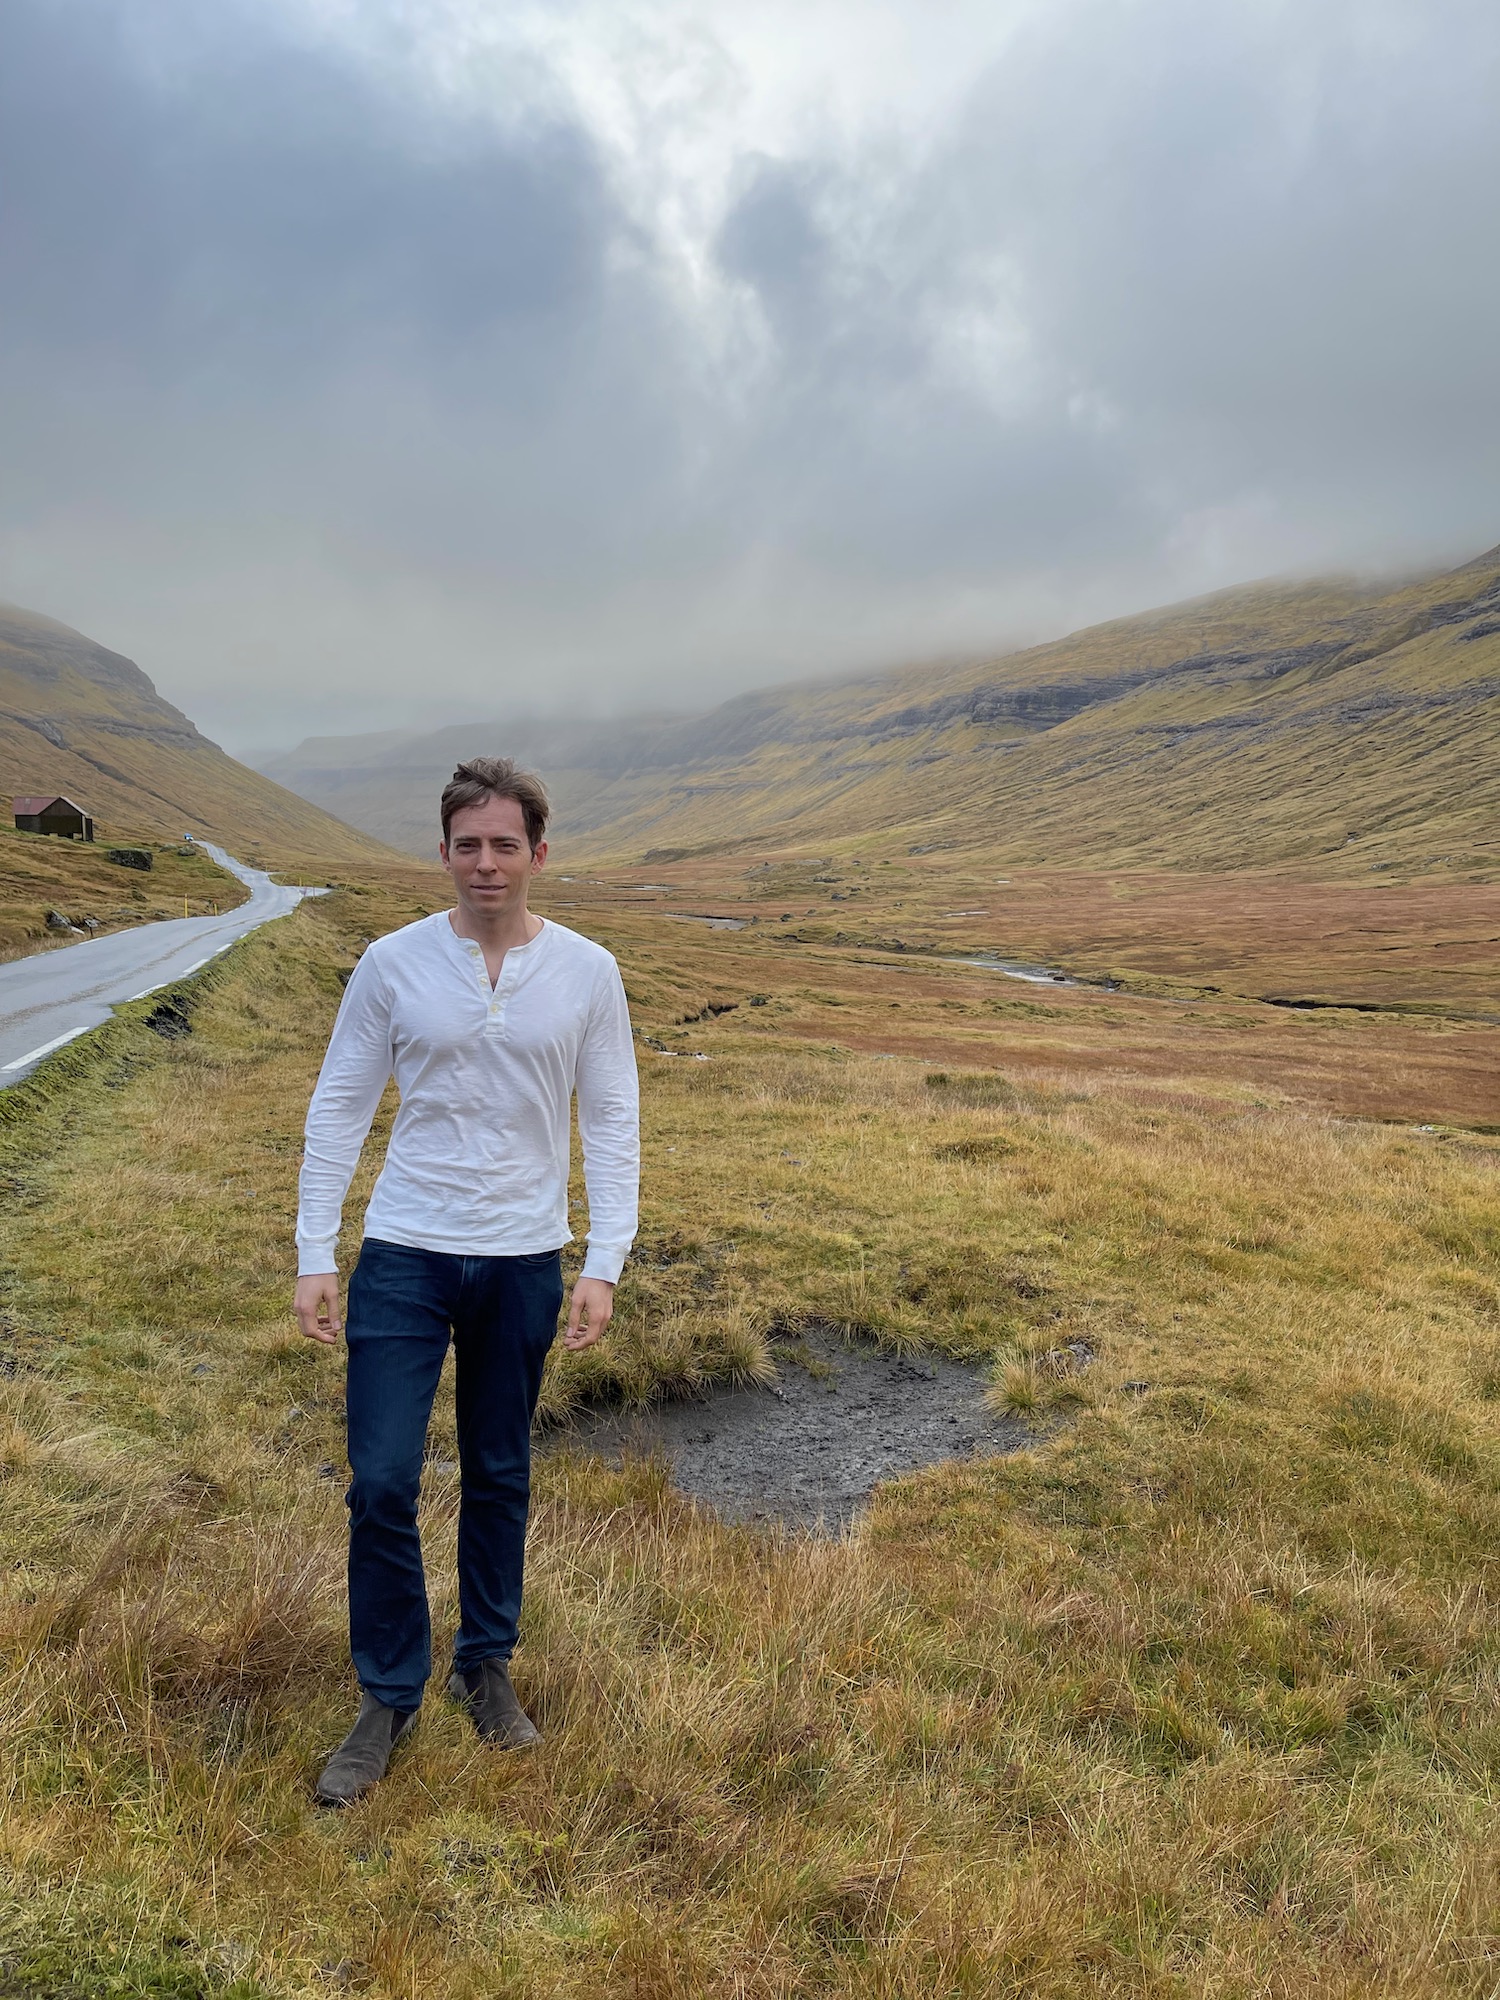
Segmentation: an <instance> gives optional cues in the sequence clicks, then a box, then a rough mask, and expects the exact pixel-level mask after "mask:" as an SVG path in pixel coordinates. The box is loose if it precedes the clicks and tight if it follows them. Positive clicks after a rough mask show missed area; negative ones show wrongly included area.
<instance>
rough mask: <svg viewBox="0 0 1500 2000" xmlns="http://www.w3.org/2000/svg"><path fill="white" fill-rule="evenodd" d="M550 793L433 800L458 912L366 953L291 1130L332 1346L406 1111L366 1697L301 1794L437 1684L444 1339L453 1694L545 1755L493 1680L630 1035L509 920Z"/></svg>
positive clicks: (385, 1341)
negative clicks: (361, 1230) (382, 1140)
mask: <svg viewBox="0 0 1500 2000" xmlns="http://www.w3.org/2000/svg"><path fill="white" fill-rule="evenodd" d="M548 810H549V809H548V803H547V795H546V793H545V792H544V791H543V789H542V786H541V784H540V782H539V781H538V780H537V779H536V778H534V777H532V776H531V775H530V774H529V773H527V772H524V771H518V770H517V769H516V768H515V766H514V764H513V763H512V762H511V761H510V759H509V758H496V757H476V758H474V759H472V760H471V761H470V762H469V763H467V764H460V765H459V767H458V769H457V770H456V771H455V772H454V774H453V782H452V783H451V784H450V785H449V786H448V787H447V789H446V791H445V792H444V793H443V798H442V822H443V839H442V843H441V846H440V847H439V850H438V851H439V854H440V855H441V857H442V862H443V866H444V867H445V868H446V869H447V871H448V873H449V875H450V876H452V878H453V885H454V888H455V890H456V891H457V899H458V900H457V906H456V908H454V909H451V910H441V911H439V912H438V913H437V914H436V915H435V916H430V917H424V918H422V919H421V920H420V921H419V922H417V923H414V924H408V925H406V926H405V928H404V929H402V930H398V931H393V932H391V934H390V935H389V936H387V937H383V938H377V939H376V941H375V942H374V943H373V944H372V945H370V947H369V948H368V950H367V951H366V952H365V954H364V956H363V958H361V959H360V961H359V963H358V965H357V966H356V967H355V968H354V972H353V975H352V976H351V978H350V980H349V985H348V988H347V990H346V992H345V994H344V999H343V1004H342V1006H341V1007H340V1008H339V1013H338V1019H337V1021H336V1022H335V1023H334V1029H333V1036H332V1039H331V1040H330V1042H329V1044H328V1053H327V1056H326V1057H325V1058H324V1062H323V1069H322V1074H321V1075H320V1076H319V1078H318V1084H317V1089H316V1090H315V1091H314V1092H313V1098H312V1104H311V1106H310V1107H309V1109H308V1114H307V1128H306V1150H305V1155H304V1158H303V1164H302V1180H301V1199H300V1204H299V1209H298V1215H297V1253H298V1263H297V1268H298V1272H299V1276H298V1279H297V1291H296V1312H297V1317H298V1319H299V1321H300V1322H301V1326H302V1331H303V1332H304V1333H305V1334H306V1335H307V1336H308V1338H309V1339H311V1340H318V1341H323V1342H326V1343H328V1344H330V1345H331V1344H332V1343H333V1342H335V1341H336V1340H337V1338H338V1335H339V1331H340V1319H339V1280H338V1274H337V1272H336V1270H335V1268H334V1251H335V1245H336V1243H337V1239H338V1231H339V1218H340V1214H341V1212H342V1208H343V1202H344V1197H345V1195H346V1194H347V1192H348V1189H349V1182H350V1180H351V1178H352V1177H353V1173H354V1169H355V1166H356V1164H357V1162H358V1159H359V1153H360V1148H361V1146H362V1145H363V1144H364V1141H365V1137H366V1135H367V1134H368V1132H369V1129H370V1122H371V1120H372V1118H373V1117H374V1115H375V1109H376V1106H377V1105H378V1104H379V1102H380V1098H381V1095H382V1093H383V1092H384V1089H385V1086H386V1083H387V1081H388V1080H389V1078H390V1077H391V1076H392V1075H394V1076H395V1079H396V1084H397V1088H398V1089H399V1091H400V1095H401V1106H400V1110H399V1111H398V1113H397V1116H396V1122H395V1127H394V1129H393V1131H392V1133H391V1140H390V1146H389V1148H388V1150H387V1153H386V1160H385V1166H384V1168H383V1169H382V1171H381V1175H380V1178H379V1180H378V1181H377V1182H376V1184H375V1191H374V1193H373V1194H372V1196H371V1197H370V1203H369V1207H368V1209H367V1210H366V1212H365V1235H364V1243H363V1247H362V1248H361V1250H360V1254H359V1261H358V1263H357V1264H356V1265H355V1268H354V1274H353V1277H352V1278H351V1280H350V1285H349V1309H348V1327H347V1332H346V1335H345V1339H346V1346H347V1350H348V1395H347V1405H348V1434H349V1464H350V1468H351V1471H352V1474H353V1478H352V1481H351V1483H350V1487H349V1492H348V1496H347V1498H348V1505H349V1637H350V1650H351V1652H352V1653H353V1656H354V1665H355V1670H356V1672H357V1673H358V1676H359V1683H360V1688H361V1690H362V1700H361V1704H360V1710H359V1715H358V1718H357V1720H356V1721H355V1724H354V1727H353V1729H352V1730H351V1731H350V1732H349V1735H348V1736H347V1737H346V1738H345V1740H344V1742H343V1743H342V1744H341V1745H340V1746H339V1748H338V1750H337V1751H335V1753H334V1755H333V1757H332V1759H331V1761H330V1762H329V1764H328V1766H327V1768H326V1769H325V1770H324V1772H323V1774H322V1776H321V1777H320V1778H319V1780H318V1785H317V1796H318V1798H319V1800H320V1801H321V1802H322V1803H324V1804H327V1805H346V1804H348V1803H349V1801H350V1800H352V1799H354V1798H357V1797H358V1796H359V1794H360V1793H361V1792H363V1791H366V1790H367V1789H368V1788H369V1787H370V1786H371V1785H373V1784H374V1783H376V1781H377V1780H378V1779H380V1778H381V1777H383V1776H384V1775H385V1770H386V1765H387V1763H388V1761H389V1759H390V1754H391V1751H392V1750H393V1749H394V1748H395V1746H396V1744H397V1743H398V1742H399V1741H400V1740H401V1739H402V1738H403V1737H404V1736H405V1735H406V1734H407V1733H408V1731H409V1730H410V1729H411V1727H412V1725H413V1724H414V1722H415V1721H416V1716H417V1711H418V1708H419V1706H420V1704H421V1700H422V1690H423V1687H424V1685H425V1683H426V1681H427V1677H428V1674H429V1673H430V1672H431V1665H432V1660H431V1635H430V1631H429V1626H428V1615H427V1589H426V1582H425V1579H424V1577H423V1572H422V1549H421V1542H420V1539H419V1537H418V1532H417V1493H418V1488H419V1486H420V1483H421V1475H422V1456H423V1447H424V1443H425V1440H426V1435H427V1423H428V1418H429V1416H430V1414H431V1411H432V1399H433V1396H434V1393H435V1392H436V1389H437V1384H438V1377H439V1375H440V1374H441V1372H442V1366H443V1359H444V1356H445V1354H446V1352H447V1349H448V1345H449V1341H450V1339H451V1341H452V1344H453V1347H454V1352H455V1360H456V1371H457V1372H456V1382H455V1388H456V1398H457V1414H458V1452H459V1479H460V1503H459V1527H458V1576H459V1628H458V1632H457V1634H456V1636H455V1639H454V1647H453V1673H452V1677H451V1679H450V1681H449V1683H448V1691H449V1693H450V1694H451V1695H453V1696H454V1697H455V1698H456V1699H457V1700H458V1701H460V1702H462V1703H463V1705H464V1706H465V1707H466V1708H467V1709H468V1712H469V1714H470V1716H471V1717H472V1718H473V1721H474V1725H475V1727H476V1729H477V1730H478V1732H479V1734H480V1736H481V1737H482V1738H483V1739H484V1740H485V1741H487V1742H490V1743H494V1744H497V1745H500V1746H502V1747H504V1748H508V1749H521V1748H524V1747H526V1746H527V1745H529V1744H532V1743H535V1742H537V1741H538V1740H539V1738H538V1734H537V1731H536V1729H535V1728H534V1726H533V1725H532V1723H531V1720H530V1718H529V1717H528V1716H527V1715H526V1713H525V1711H524V1710H523V1709H522V1707H521V1704H520V1702H519V1701H518V1700H517V1698H516V1695H515V1692H514V1690H513V1689H512V1687H511V1683H510V1671H509V1661H510V1655H511V1649H512V1647H513V1646H514V1645H515V1642H516V1626H517V1620H518V1617H519V1613H520V1608H521V1572H522V1556H523V1550H524V1544H525V1536H526V1516H527V1510H528V1506H529V1501H530V1475H531V1420H532V1416H533V1414H534V1412H535V1409H536V1399H537V1391H538V1388H539V1386H540V1383H541V1375H542V1364H543V1362H544V1360H545V1359H546V1355H547V1350H548V1348H549V1347H550V1346H551V1344H552V1340H553V1337H554V1335H555V1334H556V1331H557V1319H558V1313H559V1310H560V1308H561V1305H562V1295H563V1285H562V1266H561V1246H562V1245H563V1244H564V1243H566V1242H567V1241H569V1238H570V1233H571V1232H570V1231H569V1228H568V1153H569V1106H570V1101H571V1099H572V1096H573V1094H574V1091H575V1090H576V1092H577V1098H578V1129H579V1132H580V1134H581V1136H582V1139H583V1159H584V1180H585V1185H586V1188H587V1192H588V1204H589V1237H588V1254H587V1257H586V1259H585V1262H584V1267H583V1274H582V1276H581V1277H580V1278H579V1279H578V1282H577V1283H576V1284H575V1285H574V1287H573V1296H572V1302H571V1306H570V1310H569V1313H568V1326H567V1332H566V1334H565V1335H564V1340H563V1344H564V1346H565V1347H568V1348H572V1349H574V1350H577V1349H579V1348H584V1347H589V1346H592V1344H593V1343H594V1342H595V1341H596V1340H597V1339H598V1338H599V1336H600V1334H601V1333H603V1331H604V1329H605V1327H606V1326H607V1325H608V1324H609V1319H610V1314H611V1311H612V1310H613V1304H614V1288H615V1284H616V1282H617V1280H618V1278H619V1275H620V1269H621V1266H622V1265H623V1263H624V1261H625V1257H626V1254H627V1252H628V1251H629V1249H630V1244H631V1241H632V1239H633V1237H634V1235H635V1228H636V1188H637V1180H638V1175H639V1159H640V1145H639V1129H638V1126H639V1121H638V1111H637V1099H636V1073H635V1056H634V1051H633V1048H632V1045H631V1036H630V1018H629V1015H628V1012H627V1010H626V1005H625V992H624V988H623V987H622V985H621V983H620V974H619V969H618V967H617V966H616V964H615V961H614V960H613V958H611V956H610V955H609V953H608V952H607V951H605V950H604V949H603V947H602V946H600V945H597V944H593V943H591V942H590V941H589V939H587V938H584V937H580V936H579V935H578V933H577V932H576V931H571V930H568V929H566V928H564V926H563V925H561V924H555V923H552V922H551V921H550V920H547V921H544V920H543V919H542V918H541V917H538V916H536V915H534V914H533V913H532V912H531V911H530V910H529V909H528V908H527V900H526V899H527V894H528V891H529V889H530V885H531V880H532V877H533V876H535V875H536V874H537V873H538V872H539V871H540V869H541V867H542V865H543V863H544V862H545V861H546V858H547V842H546V839H545V833H546V826H547V815H548Z"/></svg>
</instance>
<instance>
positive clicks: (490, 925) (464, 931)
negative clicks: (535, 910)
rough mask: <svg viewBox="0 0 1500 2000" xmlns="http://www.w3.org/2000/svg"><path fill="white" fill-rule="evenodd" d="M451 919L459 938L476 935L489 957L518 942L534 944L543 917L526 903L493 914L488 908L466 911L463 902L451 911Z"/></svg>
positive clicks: (449, 916)
mask: <svg viewBox="0 0 1500 2000" xmlns="http://www.w3.org/2000/svg"><path fill="white" fill-rule="evenodd" d="M448 921H449V923H450V924H452V926H453V934H454V936H455V937H461V938H472V939H473V940H474V942H475V943H476V944H477V945H478V946H479V947H480V949H481V950H482V951H483V952H484V953H485V955H486V956H489V954H490V953H492V952H507V951H511V950H513V949H514V947H515V946H516V945H518V944H530V943H531V940H532V939H533V938H534V937H538V936H540V934H541V929H542V920H541V918H540V917H538V916H534V915H533V914H532V912H531V911H530V910H529V909H528V908H527V907H526V905H525V904H524V903H518V904H515V905H513V906H512V908H510V909H508V910H496V912H495V913H494V915H493V916H491V915H489V914H488V913H487V912H485V911H474V910H466V909H465V908H464V906H463V904H462V902H459V903H456V904H455V905H454V907H453V908H452V909H451V910H450V911H449V912H448Z"/></svg>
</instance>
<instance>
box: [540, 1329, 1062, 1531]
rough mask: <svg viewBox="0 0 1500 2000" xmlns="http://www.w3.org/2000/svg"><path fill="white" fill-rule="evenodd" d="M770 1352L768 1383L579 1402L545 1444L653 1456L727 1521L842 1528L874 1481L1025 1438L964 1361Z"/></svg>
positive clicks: (827, 1339)
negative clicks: (642, 1403)
mask: <svg viewBox="0 0 1500 2000" xmlns="http://www.w3.org/2000/svg"><path fill="white" fill-rule="evenodd" d="M776 1355H777V1362H778V1367H779V1371H780V1372H779V1379H778V1381H777V1383H776V1386H775V1387H774V1388H771V1389H758V1388H750V1389H732V1390H725V1391H721V1392H720V1393H718V1394H714V1395H710V1396H707V1397H703V1398H701V1399H695V1400H690V1401H684V1402H673V1403H658V1404H653V1405H652V1406H651V1407H650V1408H648V1409H644V1410H631V1411H620V1410H605V1411H596V1412H585V1413H583V1414H581V1415H580V1416H579V1417H578V1418H576V1419H575V1421H574V1422H573V1424H572V1425H571V1426H569V1427H567V1428H564V1429H560V1430H557V1431H553V1432H551V1433H550V1434H549V1435H548V1436H547V1437H546V1438H545V1439H543V1440H539V1445H540V1448H541V1449H542V1450H544V1451H545V1450H548V1449H551V1450H557V1449H559V1448H562V1449H572V1450H575V1451H585V1452H592V1453H595V1454H597V1455H598V1456H600V1457H602V1458H606V1459H608V1460H610V1461H611V1462H612V1463H615V1464H618V1463H619V1462H620V1460H621V1458H622V1457H623V1456H625V1455H627V1454H629V1455H632V1456H638V1457H646V1456H650V1455H652V1454H659V1455H660V1456H662V1457H664V1458H666V1460H667V1461H668V1463H669V1464H670V1466H671V1469H672V1482H673V1484H674V1485H675V1486H676V1487H678V1489H679V1490H680V1491H682V1492H684V1493H690V1494H692V1495H693V1496H694V1498H695V1499H699V1500H703V1501H706V1502H707V1503H708V1504H709V1505H710V1506H712V1507H714V1508H715V1509H716V1510H717V1511H718V1512H719V1513H721V1514H723V1515H724V1516H726V1518H728V1519H730V1520H736V1521H772V1520H776V1521H785V1522H788V1523H790V1524H791V1525H793V1526H797V1527H803V1528H821V1529H823V1530H824V1531H825V1532H836V1531H837V1530H838V1529H840V1528H842V1527H844V1526H846V1525H847V1523H849V1522H850V1521H852V1520H853V1519H854V1518H855V1516H856V1515H857V1514H858V1513H859V1512H860V1510H861V1509H862V1508H863V1506H864V1504H865V1502H866V1501H867V1500H868V1499H869V1497H870V1494H871V1492H872V1491H873V1489H874V1488H875V1487H876V1486H878V1485H879V1484H880V1483H881V1481H882V1480H886V1479H895V1478H897V1477H899V1476H900V1475H901V1474H902V1473H905V1472H915V1471H917V1470H919V1469H920V1468H921V1467H923V1466H926V1465H936V1464H938V1463H940V1462H941V1461H942V1460H943V1459H949V1458H972V1457H990V1456H992V1455H994V1454H996V1453H999V1452H1007V1451H1017V1450H1019V1449H1020V1448H1021V1447H1022V1446H1024V1445H1027V1444H1030V1443H1032V1442H1033V1438H1032V1434H1031V1432H1030V1431H1028V1429H1027V1428H1026V1426H1025V1424H1024V1423H1022V1422H1021V1421H1020V1420H1019V1419H1018V1418H1015V1417H1008V1416H1002V1415H999V1414H997V1413H996V1412H995V1411H992V1410H990V1409H988V1408H987V1407H986V1406H985V1402H984V1390H985V1377H984V1375H983V1373H982V1372H981V1371H980V1370H979V1369H978V1368H975V1367H973V1366H970V1365H969V1364H967V1363H965V1362H961V1361H952V1360H949V1359H948V1358H947V1357H946V1356H944V1355H940V1354H905V1355H900V1354H891V1353H888V1352H885V1351H884V1350H882V1349H880V1348H877V1347H873V1346H868V1345H865V1344H863V1343H861V1344H859V1345H854V1346H849V1345H846V1344H845V1343H844V1341H843V1340H842V1339H840V1337H839V1336H838V1335H837V1334H835V1333H832V1332H828V1331H823V1330H819V1329H813V1330H811V1331H809V1332H808V1333H807V1334H805V1335H803V1336H801V1337H799V1338H797V1339H796V1340H788V1341H786V1342H782V1343H778V1345H777V1348H776Z"/></svg>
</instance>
